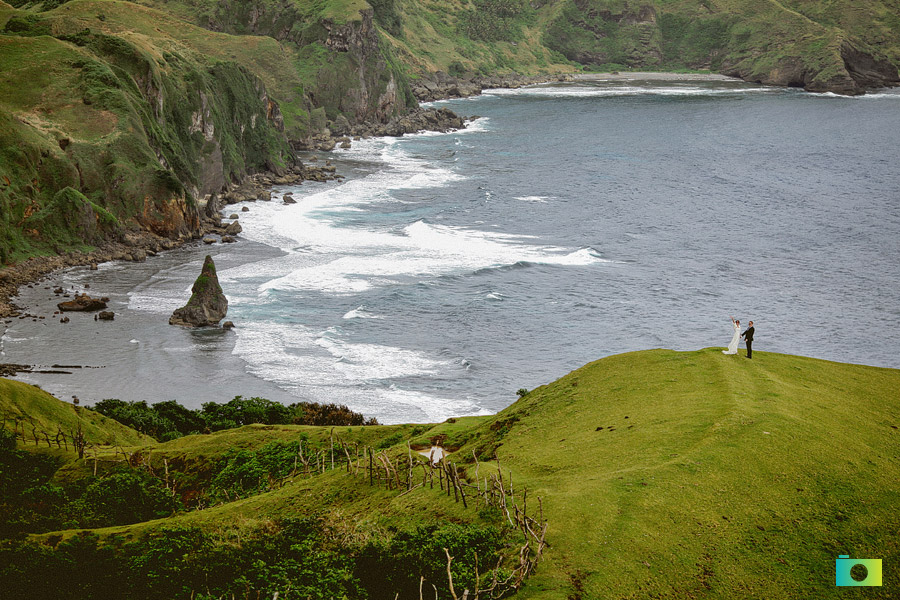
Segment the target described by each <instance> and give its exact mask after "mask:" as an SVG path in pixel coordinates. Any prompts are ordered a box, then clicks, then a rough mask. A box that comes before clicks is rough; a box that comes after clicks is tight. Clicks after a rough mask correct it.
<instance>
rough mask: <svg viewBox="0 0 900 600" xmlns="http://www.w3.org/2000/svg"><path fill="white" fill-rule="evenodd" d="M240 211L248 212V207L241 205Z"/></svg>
mask: <svg viewBox="0 0 900 600" xmlns="http://www.w3.org/2000/svg"><path fill="white" fill-rule="evenodd" d="M241 212H250V208H248V207H246V206H243V207H241Z"/></svg>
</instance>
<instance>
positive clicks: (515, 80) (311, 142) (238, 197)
mask: <svg viewBox="0 0 900 600" xmlns="http://www.w3.org/2000/svg"><path fill="white" fill-rule="evenodd" d="M572 80H573V77H572V76H571V75H569V74H563V75H550V76H524V75H505V76H494V77H477V78H474V79H460V78H456V77H452V76H449V75H447V74H445V73H442V72H438V73H435V74H434V75H432V76H431V77H429V78H422V79H419V80H418V81H417V84H416V85H415V87H414V88H413V93H414V94H415V95H416V97H417V98H418V99H419V101H420V102H433V101H436V100H444V99H449V98H461V97H468V96H475V95H478V94H480V93H482V91H483V90H485V89H494V88H501V87H503V88H519V87H522V86H525V85H532V84H536V83H546V82H550V81H572ZM467 120H471V119H466V118H463V117H460V116H459V115H457V114H456V113H454V112H453V111H452V110H450V109H448V108H443V107H441V108H434V107H427V108H419V109H417V110H414V111H412V112H410V113H408V114H406V115H403V116H401V117H397V118H394V119H392V120H391V121H389V122H388V123H363V124H358V125H353V124H350V123H349V122H348V121H347V120H346V119H345V118H343V117H338V119H337V120H336V121H334V122H331V123H329V125H330V127H329V128H328V129H326V130H325V131H324V132H322V133H321V134H319V135H317V136H313V137H312V138H310V139H308V140H303V141H296V142H292V146H293V147H294V150H296V151H316V150H317V151H323V152H329V151H331V150H334V148H336V147H341V148H350V147H351V144H352V142H353V141H359V140H361V139H367V138H371V137H399V136H403V135H406V134H411V133H417V132H420V131H437V132H442V133H446V132H448V131H452V130H456V129H463V128H465V126H466V125H465V124H466V121H467ZM312 161H317V159H316V158H315V157H313V159H312V160H311V161H310V162H312ZM341 178H342V176H341V175H339V174H338V173H337V172H336V169H335V167H334V166H332V165H331V164H330V162H328V161H326V163H325V165H323V166H317V165H310V164H304V163H302V162H300V161H299V160H298V161H297V164H296V165H295V166H293V167H288V168H283V169H282V168H274V169H273V170H271V171H268V172H262V173H256V174H253V175H249V176H247V177H245V178H244V180H243V181H241V182H240V183H239V184H236V185H234V184H233V185H231V186H229V189H228V191H227V192H225V193H223V194H221V195H219V194H213V195H211V196H209V197H207V198H206V199H205V201H204V202H201V206H202V208H201V215H202V218H201V220H200V226H199V228H198V229H197V230H196V231H193V232H192V233H191V234H190V235H184V236H181V237H179V238H177V239H172V238H168V237H164V236H160V235H158V234H155V233H153V232H150V231H129V232H128V233H125V234H124V235H122V236H120V238H119V239H117V240H110V241H108V242H106V243H104V244H102V245H101V246H99V247H98V248H97V249H96V250H93V251H91V252H67V253H65V254H61V255H56V256H37V257H31V258H29V259H27V260H24V261H22V262H19V263H16V264H14V265H9V266H6V267H4V268H2V269H0V319H12V318H31V317H33V316H34V315H28V314H23V312H22V310H23V309H21V308H20V307H17V306H16V305H15V304H14V303H13V302H12V300H11V299H12V298H13V297H15V296H16V295H18V293H19V288H20V287H22V286H25V285H33V284H34V283H35V282H37V281H39V280H40V279H42V278H44V277H46V276H47V275H49V274H51V273H53V272H55V271H59V270H62V269H67V268H69V267H76V266H85V265H91V266H92V267H95V266H96V265H97V264H99V263H103V262H108V261H113V260H121V261H130V262H142V261H144V260H146V259H147V258H148V257H152V256H155V255H156V254H158V253H160V252H164V251H166V250H172V249H174V248H177V247H179V246H182V245H184V244H187V243H193V242H202V243H206V244H214V243H217V242H221V243H229V242H234V241H235V239H234V236H235V235H238V234H239V233H240V232H241V226H240V223H239V221H238V219H237V217H238V215H236V214H233V215H231V216H230V217H229V220H228V222H226V221H225V220H223V218H222V216H221V211H222V209H223V208H224V207H225V206H227V205H229V204H237V203H240V202H256V201H261V202H268V201H271V200H272V193H271V188H272V186H275V185H292V184H297V183H300V182H302V181H329V180H333V179H341ZM283 201H284V202H285V203H292V201H293V200H292V198H290V197H289V196H288V197H285V198H284V199H283ZM214 236H218V238H217V237H214Z"/></svg>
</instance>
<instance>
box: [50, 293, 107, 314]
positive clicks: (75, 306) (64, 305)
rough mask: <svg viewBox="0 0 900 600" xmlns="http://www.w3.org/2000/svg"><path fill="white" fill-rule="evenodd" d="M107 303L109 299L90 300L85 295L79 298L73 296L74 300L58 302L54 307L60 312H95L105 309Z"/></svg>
mask: <svg viewBox="0 0 900 600" xmlns="http://www.w3.org/2000/svg"><path fill="white" fill-rule="evenodd" d="M108 301H109V299H105V300H104V299H98V298H91V297H90V296H88V295H87V294H81V295H79V296H75V299H74V300H68V301H66V302H60V303H59V304H57V305H56V307H57V308H59V310H61V311H80V312H92V311H95V310H103V309H104V308H106V303H107V302H108Z"/></svg>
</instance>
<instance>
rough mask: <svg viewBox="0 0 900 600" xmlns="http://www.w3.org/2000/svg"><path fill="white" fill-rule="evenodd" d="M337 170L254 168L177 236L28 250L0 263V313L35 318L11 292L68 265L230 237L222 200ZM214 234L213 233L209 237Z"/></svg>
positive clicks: (325, 177)
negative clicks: (48, 252) (60, 250)
mask: <svg viewBox="0 0 900 600" xmlns="http://www.w3.org/2000/svg"><path fill="white" fill-rule="evenodd" d="M340 178H342V176H341V175H338V174H337V173H336V172H335V168H334V167H333V166H331V165H328V164H326V165H325V166H322V167H318V166H312V165H305V164H302V163H299V162H298V164H297V165H296V166H294V167H292V168H287V169H278V170H277V171H274V172H265V173H256V174H253V175H249V176H248V177H246V178H244V180H243V181H242V182H241V183H240V184H238V185H234V186H232V188H231V189H230V190H229V191H228V192H226V193H225V194H223V195H222V196H221V197H220V196H218V195H215V194H214V195H212V196H210V197H208V198H207V199H206V200H205V205H204V203H202V202H201V206H203V208H202V209H201V212H202V218H201V220H200V226H199V228H198V229H197V230H196V231H194V232H192V234H191V235H186V236H181V237H179V238H177V239H172V238H167V237H164V236H160V235H157V234H155V233H153V232H150V231H129V232H128V233H125V234H123V235H122V236H120V238H119V239H117V240H110V241H108V242H106V243H104V244H102V245H101V246H99V247H98V248H97V249H96V250H93V251H91V252H67V253H65V254H60V255H56V256H34V257H31V258H29V259H27V260H24V261H22V262H19V263H16V264H14V265H9V266H6V267H4V268H3V269H0V319H13V318H22V319H25V318H37V317H36V316H35V315H30V314H27V313H23V312H22V311H23V309H22V308H20V307H18V306H16V305H15V304H14V303H13V302H12V298H13V297H15V296H16V295H18V293H19V288H20V287H22V286H33V285H34V284H35V283H36V282H37V281H39V280H41V279H42V278H44V277H46V276H48V275H50V274H51V273H53V272H55V271H59V270H62V269H67V268H69V267H77V266H86V265H91V267H92V268H96V265H98V264H100V263H104V262H109V261H113V260H121V261H127V262H143V261H145V260H147V258H148V257H152V256H156V255H157V254H158V253H160V252H164V251H166V250H172V249H175V248H178V247H179V246H182V245H184V244H188V243H192V242H200V241H202V242H205V243H207V244H212V243H216V242H222V243H228V242H233V241H235V240H234V237H233V236H235V235H237V234H239V233H240V232H241V226H240V223H239V221H238V219H237V218H236V217H237V215H236V214H234V215H231V218H230V219H229V220H228V221H226V220H225V219H223V218H222V216H221V214H220V211H221V209H222V208H223V207H224V206H225V205H227V204H235V203H238V202H246V201H251V202H253V201H257V200H259V201H271V200H272V194H271V191H269V189H270V188H271V186H273V185H290V184H294V183H299V182H301V181H329V180H333V179H340ZM213 236H218V238H216V237H213Z"/></svg>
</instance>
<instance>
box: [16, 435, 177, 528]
mask: <svg viewBox="0 0 900 600" xmlns="http://www.w3.org/2000/svg"><path fill="white" fill-rule="evenodd" d="M58 467H59V464H58V462H57V459H56V458H53V457H50V456H46V455H42V454H35V453H31V452H26V451H24V450H16V446H15V436H14V435H13V434H12V433H11V432H10V431H8V430H6V429H0V538H13V537H17V536H19V535H21V534H23V533H26V532H27V533H35V532H38V533H39V532H44V531H52V530H55V529H63V528H72V527H107V526H111V525H126V524H129V523H137V522H140V521H146V520H149V519H157V518H161V517H167V516H170V515H171V514H172V513H174V512H175V511H176V510H177V509H178V508H180V506H181V504H180V502H179V501H178V499H177V498H176V497H174V496H173V495H172V493H171V492H170V491H169V490H167V489H165V487H164V486H163V485H162V483H161V482H160V481H159V480H158V479H156V478H155V477H153V476H151V475H150V474H149V473H147V472H146V471H143V470H133V469H130V468H127V467H126V468H123V469H119V470H116V471H113V472H112V473H109V474H106V475H105V476H103V477H93V476H89V477H85V478H82V479H79V480H78V481H76V482H74V483H70V484H68V485H67V486H62V485H60V484H58V483H55V482H54V481H53V475H54V473H55V472H56V470H57V468H58Z"/></svg>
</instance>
